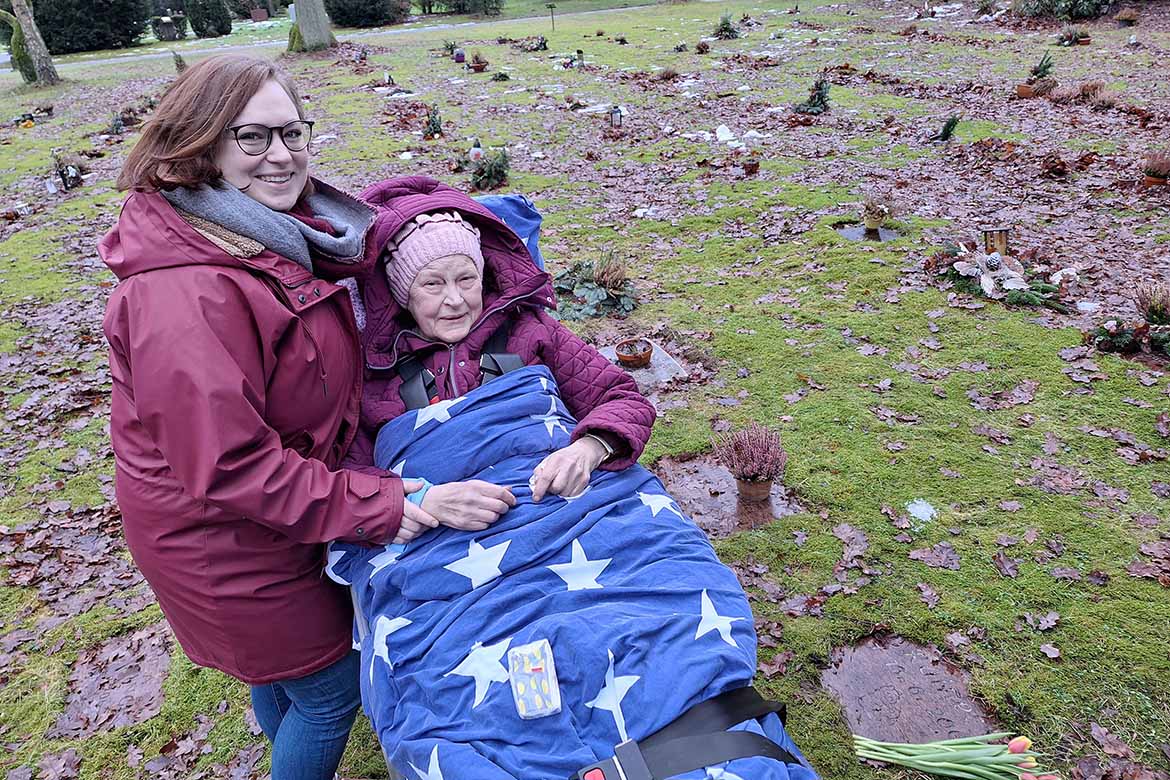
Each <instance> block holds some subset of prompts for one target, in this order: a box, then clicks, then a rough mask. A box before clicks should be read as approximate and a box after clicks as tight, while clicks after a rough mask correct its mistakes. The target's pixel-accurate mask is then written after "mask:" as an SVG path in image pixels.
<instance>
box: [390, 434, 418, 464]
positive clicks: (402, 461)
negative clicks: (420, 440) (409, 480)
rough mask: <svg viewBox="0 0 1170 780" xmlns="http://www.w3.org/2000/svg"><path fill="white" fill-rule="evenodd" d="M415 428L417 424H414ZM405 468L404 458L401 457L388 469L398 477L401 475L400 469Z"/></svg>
mask: <svg viewBox="0 0 1170 780" xmlns="http://www.w3.org/2000/svg"><path fill="white" fill-rule="evenodd" d="M415 430H418V426H417V425H416V426H415ZM405 468H406V458H403V459H402V460H400V461H398V465H396V466H394V467H393V468H392V469H390V470H391V471H392V472H394V473H395V474H397V475H398V476H400V477H401V476H402V471H403V469H405Z"/></svg>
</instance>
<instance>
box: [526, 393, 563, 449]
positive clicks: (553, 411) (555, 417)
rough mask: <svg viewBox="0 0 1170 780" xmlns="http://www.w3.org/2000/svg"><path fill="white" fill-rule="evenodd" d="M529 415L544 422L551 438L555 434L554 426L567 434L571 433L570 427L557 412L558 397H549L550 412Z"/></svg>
mask: <svg viewBox="0 0 1170 780" xmlns="http://www.w3.org/2000/svg"><path fill="white" fill-rule="evenodd" d="M528 416H529V417H530V418H531V419H533V420H539V421H540V422H542V423H544V427H545V429H546V430H548V435H549V438H550V439H551V438H552V435H553V428H560V429H561V430H562V431H564V432H565V434H566V435H568V433H569V431H568V429H567V428H565V426H564V424H562V423H561V416H560V414H559V413H558V412H557V399H555V398H550V399H548V414H530V415H528Z"/></svg>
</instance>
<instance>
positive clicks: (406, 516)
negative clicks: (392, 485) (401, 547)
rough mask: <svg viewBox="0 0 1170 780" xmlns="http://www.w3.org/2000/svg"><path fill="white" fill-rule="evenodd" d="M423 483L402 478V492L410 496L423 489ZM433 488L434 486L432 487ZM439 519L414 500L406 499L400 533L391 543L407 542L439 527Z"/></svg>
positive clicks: (403, 504)
mask: <svg viewBox="0 0 1170 780" xmlns="http://www.w3.org/2000/svg"><path fill="white" fill-rule="evenodd" d="M422 487H423V483H422V482H418V481H416V480H406V479H404V480H402V493H403V495H405V496H409V495H410V494H411V493H417V492H418V491H420V490H422ZM432 490H433V488H432ZM438 527H439V521H438V520H436V519H435V518H434V517H432V516H431V515H430V513H428V512H427V511H426V510H424V509H423V508H422V507H419V506H416V505H415V504H414V502H413V501H411V500H410V499H406V500H405V501H403V502H402V522H401V523H400V524H399V526H398V535H397V536H395V537H394V539H393V540H392V541H391V544H406V543H407V542H409V541H411V540H412V539H414V538H415V537H418V536H421V535H422V534H423V533H424V532H425V531H429V530H430V529H432V528H438Z"/></svg>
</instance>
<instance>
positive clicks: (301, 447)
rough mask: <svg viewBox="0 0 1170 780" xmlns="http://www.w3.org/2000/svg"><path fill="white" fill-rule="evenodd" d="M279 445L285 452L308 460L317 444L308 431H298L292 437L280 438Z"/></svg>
mask: <svg viewBox="0 0 1170 780" xmlns="http://www.w3.org/2000/svg"><path fill="white" fill-rule="evenodd" d="M280 443H281V445H282V446H283V447H284V448H285V449H286V450H292V451H293V452H295V453H296V454H298V455H300V456H301V457H302V458H306V459H307V458H309V457H310V455H311V454H312V452H313V447H315V446H316V444H317V442H316V441H315V440H314V439H313V435H312V434H311V433H309V432H308V431H299V432H297V433H295V434H293V435H292V436H281V437H280Z"/></svg>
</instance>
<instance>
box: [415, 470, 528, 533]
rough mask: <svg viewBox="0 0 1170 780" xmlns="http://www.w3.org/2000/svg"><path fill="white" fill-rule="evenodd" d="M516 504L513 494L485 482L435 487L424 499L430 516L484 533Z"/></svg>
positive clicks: (451, 525)
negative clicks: (484, 530) (483, 531)
mask: <svg viewBox="0 0 1170 780" xmlns="http://www.w3.org/2000/svg"><path fill="white" fill-rule="evenodd" d="M515 505H516V497H515V496H513V495H512V491H510V490H508V488H506V487H503V486H501V485H493V484H492V483H491V482H484V481H483V480H481V479H469V480H467V481H466V482H447V483H445V484H442V485H435V486H434V487H432V488H431V489H430V490H428V491H427V495H426V498H424V499H423V509H425V510H426V511H427V513H428V514H430V515H432V516H434V517H435V518H436V519H437V520H438V521H439V522H440V523H442V524H443V525H445V526H448V527H450V528H458V529H460V530H463V531H482V530H483V529H485V528H487V527H488V526H489V525H491V524H492V523H494V522H496V521H497V520H499V519H500V516H501V515H502V514H504V513H505V512H507V511H508V510H509V509H511V508H512V507H514V506H515Z"/></svg>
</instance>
